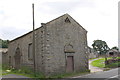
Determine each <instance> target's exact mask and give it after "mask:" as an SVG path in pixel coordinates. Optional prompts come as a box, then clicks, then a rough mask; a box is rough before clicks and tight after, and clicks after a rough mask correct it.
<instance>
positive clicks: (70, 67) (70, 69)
mask: <svg viewBox="0 0 120 80" xmlns="http://www.w3.org/2000/svg"><path fill="white" fill-rule="evenodd" d="M66 62H67V63H66V72H73V71H74V61H73V56H67V61H66Z"/></svg>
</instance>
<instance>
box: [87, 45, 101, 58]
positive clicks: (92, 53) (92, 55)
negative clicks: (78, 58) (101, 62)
mask: <svg viewBox="0 0 120 80" xmlns="http://www.w3.org/2000/svg"><path fill="white" fill-rule="evenodd" d="M88 54H89V59H92V58H98V56H99V55H98V52H97V51H95V50H94V49H93V48H90V47H88Z"/></svg>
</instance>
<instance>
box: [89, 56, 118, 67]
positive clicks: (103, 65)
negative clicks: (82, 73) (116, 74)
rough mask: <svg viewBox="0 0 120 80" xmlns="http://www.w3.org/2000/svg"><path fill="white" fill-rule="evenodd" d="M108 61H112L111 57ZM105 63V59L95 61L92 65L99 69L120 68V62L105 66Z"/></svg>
mask: <svg viewBox="0 0 120 80" xmlns="http://www.w3.org/2000/svg"><path fill="white" fill-rule="evenodd" d="M108 59H111V57H109V58H108ZM117 59H120V57H117ZM104 61H105V58H101V59H98V60H95V61H93V62H92V63H91V65H92V66H95V67H99V68H116V67H118V66H120V62H116V63H111V64H108V65H106V66H105V63H104Z"/></svg>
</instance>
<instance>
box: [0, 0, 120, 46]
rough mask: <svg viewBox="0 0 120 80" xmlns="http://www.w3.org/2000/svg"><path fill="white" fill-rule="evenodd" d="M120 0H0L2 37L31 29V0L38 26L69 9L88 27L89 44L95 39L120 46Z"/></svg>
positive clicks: (0, 33) (7, 37)
mask: <svg viewBox="0 0 120 80" xmlns="http://www.w3.org/2000/svg"><path fill="white" fill-rule="evenodd" d="M118 2H119V0H0V38H1V39H9V40H13V39H15V38H17V37H19V36H21V35H23V34H25V33H27V32H29V31H31V30H32V3H34V4H35V5H34V6H35V28H38V27H40V26H41V23H46V22H49V21H51V20H53V19H55V18H57V17H59V16H61V15H63V14H66V13H68V14H69V15H70V16H71V17H73V18H74V19H75V20H76V21H77V22H78V23H79V24H80V25H81V26H83V27H84V28H85V29H86V30H87V31H88V33H87V41H88V46H90V47H91V45H92V44H93V41H94V40H97V39H99V40H103V41H106V43H107V44H108V46H109V47H110V48H111V47H114V46H118Z"/></svg>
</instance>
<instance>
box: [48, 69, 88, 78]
mask: <svg viewBox="0 0 120 80" xmlns="http://www.w3.org/2000/svg"><path fill="white" fill-rule="evenodd" d="M88 73H90V70H86V71H84V72H73V73H64V74H58V75H53V76H50V77H49V78H70V77H75V76H80V75H85V74H88Z"/></svg>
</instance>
